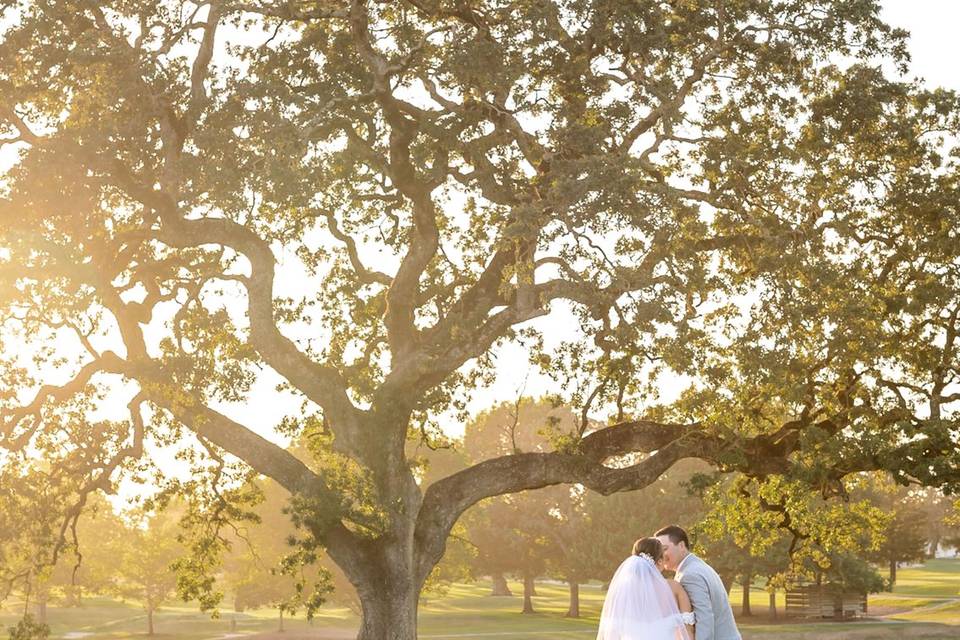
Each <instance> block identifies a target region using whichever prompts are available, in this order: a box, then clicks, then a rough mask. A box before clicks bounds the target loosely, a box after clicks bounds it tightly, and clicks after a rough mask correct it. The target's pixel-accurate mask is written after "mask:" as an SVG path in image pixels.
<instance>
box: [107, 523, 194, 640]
mask: <svg viewBox="0 0 960 640" xmlns="http://www.w3.org/2000/svg"><path fill="white" fill-rule="evenodd" d="M177 537H178V534H177V520H176V519H175V518H174V517H172V516H171V515H169V514H166V513H160V514H156V515H153V516H148V515H144V516H143V517H142V519H141V521H140V522H137V523H135V524H134V525H133V526H131V527H130V529H129V530H128V532H127V534H126V535H125V536H124V542H125V545H124V548H123V553H122V555H121V556H120V557H119V558H117V562H116V563H115V571H116V580H115V582H114V591H115V593H117V594H118V595H120V596H121V597H123V598H130V599H131V600H133V601H135V602H138V603H139V604H140V606H141V607H143V610H144V612H145V613H146V614H147V635H150V636H152V635H154V633H155V631H156V627H155V625H154V614H156V612H157V610H159V609H160V607H161V606H162V605H163V604H164V603H166V602H168V601H169V600H170V599H171V598H173V597H174V596H175V595H176V593H177V574H176V573H175V572H174V570H173V569H174V563H175V562H176V561H177V560H179V559H180V558H181V557H182V556H183V555H184V552H185V550H184V548H183V546H182V545H181V544H180V543H179V542H178V540H177Z"/></svg>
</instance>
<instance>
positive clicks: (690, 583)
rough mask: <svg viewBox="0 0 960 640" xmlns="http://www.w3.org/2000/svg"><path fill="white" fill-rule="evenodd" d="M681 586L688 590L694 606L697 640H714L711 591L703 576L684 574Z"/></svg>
mask: <svg viewBox="0 0 960 640" xmlns="http://www.w3.org/2000/svg"><path fill="white" fill-rule="evenodd" d="M680 584H681V585H682V586H683V588H684V589H686V590H687V595H688V596H690V603H691V604H692V605H693V615H694V617H696V619H697V624H696V626H695V627H694V629H696V633H697V640H713V635H714V634H713V627H714V624H713V605H712V604H711V602H710V591H709V590H708V589H707V581H706V579H705V578H704V577H703V576H699V575H696V574H689V573H687V574H684V575H683V577H682V578H680Z"/></svg>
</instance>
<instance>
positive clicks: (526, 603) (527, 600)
mask: <svg viewBox="0 0 960 640" xmlns="http://www.w3.org/2000/svg"><path fill="white" fill-rule="evenodd" d="M533 595H534V591H533V576H531V575H524V576H523V613H536V611H534V610H533V600H532V599H531V598H532V597H533Z"/></svg>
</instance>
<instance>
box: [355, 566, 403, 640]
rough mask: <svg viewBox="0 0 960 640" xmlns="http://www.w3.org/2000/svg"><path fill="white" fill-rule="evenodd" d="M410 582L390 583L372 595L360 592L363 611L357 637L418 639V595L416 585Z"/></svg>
mask: <svg viewBox="0 0 960 640" xmlns="http://www.w3.org/2000/svg"><path fill="white" fill-rule="evenodd" d="M412 582H413V581H412V580H411V581H410V583H412ZM385 586H386V585H385ZM407 586H408V588H406V589H404V588H403V587H402V586H401V588H397V587H391V586H387V588H386V590H385V591H384V592H383V593H382V594H381V595H380V596H379V597H374V598H372V599H371V598H366V597H364V596H363V595H361V598H360V602H361V605H362V607H363V613H362V616H361V622H360V633H359V635H358V636H357V640H416V637H417V603H418V597H417V594H416V593H415V592H414V588H413V585H412V584H409V585H407Z"/></svg>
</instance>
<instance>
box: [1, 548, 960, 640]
mask: <svg viewBox="0 0 960 640" xmlns="http://www.w3.org/2000/svg"><path fill="white" fill-rule="evenodd" d="M899 578H900V580H899V582H898V584H897V587H896V588H895V589H894V592H893V593H892V594H876V595H873V596H871V598H870V603H871V607H888V608H889V609H890V610H896V611H897V612H896V613H893V614H891V615H890V616H888V617H889V618H890V620H882V621H878V622H870V621H856V622H848V623H832V622H806V621H803V622H798V621H782V620H780V621H776V622H775V621H772V620H770V619H769V618H766V617H765V614H766V611H767V602H768V598H767V593H766V592H765V591H763V590H762V589H757V590H755V591H754V592H753V598H752V604H753V610H754V613H755V614H759V615H756V616H755V617H753V618H749V619H742V620H741V622H740V624H741V629H742V631H743V636H744V640H896V639H899V638H903V639H905V638H930V639H931V640H932V639H940V638H943V639H946V638H956V637H960V629H958V628H957V626H956V625H960V596H958V589H960V560H934V561H930V562H929V563H928V564H927V565H926V566H924V567H918V568H912V569H904V570H902V571H901V572H900V575H899ZM510 587H511V589H512V590H513V592H514V594H516V595H515V596H513V597H491V596H489V595H487V594H489V592H490V585H489V583H485V582H478V583H474V584H457V585H453V586H452V587H451V588H450V589H449V590H448V592H447V593H446V594H445V595H444V596H443V597H436V598H430V599H428V600H427V602H426V603H425V604H424V605H423V606H422V607H421V615H420V637H421V638H423V639H424V640H426V639H433V640H442V639H444V638H450V639H452V638H463V637H469V636H471V635H472V636H473V637H474V638H477V639H478V640H481V639H482V638H484V636H483V635H480V634H488V635H486V638H487V639H490V638H493V639H494V640H531V639H532V638H537V639H538V640H559V639H567V640H571V639H575V638H580V639H587V640H592V638H593V636H594V634H595V633H596V623H597V618H598V617H599V614H600V608H601V606H602V604H603V593H602V592H601V591H600V587H599V585H598V584H591V585H584V586H582V587H581V590H580V607H581V615H582V617H581V618H580V619H579V620H571V619H567V618H564V617H563V616H564V614H565V613H566V610H567V603H568V592H567V587H566V585H562V584H552V583H539V584H538V585H537V591H538V595H537V596H536V597H534V599H533V603H534V608H535V609H536V611H537V613H535V614H532V615H521V614H520V609H521V605H522V599H521V598H520V597H519V594H520V593H522V587H521V585H520V584H518V583H511V584H510ZM954 598H957V599H956V600H954ZM731 600H732V601H733V602H734V605H735V606H734V609H735V610H738V608H739V603H740V592H739V590H736V591H734V592H733V593H731ZM778 608H779V611H780V612H781V613H782V611H783V595H782V594H779V597H778ZM21 613H22V611H21V610H20V609H18V608H17V607H16V603H13V602H7V603H6V605H5V606H4V607H0V638H3V637H5V636H6V634H5V632H4V631H5V628H6V627H7V626H10V625H11V624H13V623H14V622H15V621H16V620H17V619H18V618H19V616H20V614H21ZM231 620H233V621H234V622H235V624H236V627H235V629H236V631H235V632H236V633H241V634H256V633H267V632H272V631H275V630H276V628H277V613H276V612H275V611H272V610H259V611H252V612H245V613H242V614H237V613H233V612H230V611H224V612H223V614H222V617H221V619H219V620H211V619H210V618H209V616H206V615H204V614H200V613H199V612H197V610H196V607H194V606H192V605H186V604H178V605H176V606H170V607H165V608H163V609H162V610H161V611H160V612H159V613H158V614H157V615H156V616H155V625H156V631H157V634H158V635H157V638H158V640H213V639H215V638H223V637H224V636H225V635H226V634H229V633H231V631H232V627H231ZM48 621H49V623H50V626H51V630H52V637H53V638H54V639H62V638H65V634H67V633H68V632H74V633H76V632H81V633H88V634H90V635H87V636H83V637H82V640H100V639H110V640H130V639H133V638H138V639H141V638H145V631H146V618H145V614H144V612H143V610H142V609H141V608H140V607H139V606H138V605H137V604H136V603H129V602H128V603H123V602H117V601H113V600H110V599H107V598H88V599H86V601H85V603H84V606H83V607H81V608H70V609H65V608H59V607H56V606H53V605H51V606H49V607H48ZM356 625H357V619H356V617H355V616H354V615H353V614H352V613H351V612H350V611H348V610H346V609H343V608H334V607H329V608H325V609H323V611H322V612H321V615H319V616H318V617H317V618H316V619H315V620H314V622H313V623H312V624H308V623H307V622H306V621H305V620H304V619H303V618H302V616H301V617H294V618H288V619H287V620H286V624H285V627H286V629H287V630H288V631H291V632H305V631H308V630H310V629H313V630H316V631H321V630H323V631H326V632H329V633H339V634H341V635H344V634H347V635H349V634H350V633H351V630H352V629H355V628H356ZM489 634H493V635H489ZM291 635H292V634H291ZM67 637H68V638H69V637H70V636H67ZM72 637H73V638H76V639H77V640H81V637H79V636H76V635H74V636H72Z"/></svg>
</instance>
